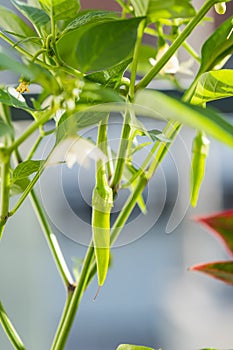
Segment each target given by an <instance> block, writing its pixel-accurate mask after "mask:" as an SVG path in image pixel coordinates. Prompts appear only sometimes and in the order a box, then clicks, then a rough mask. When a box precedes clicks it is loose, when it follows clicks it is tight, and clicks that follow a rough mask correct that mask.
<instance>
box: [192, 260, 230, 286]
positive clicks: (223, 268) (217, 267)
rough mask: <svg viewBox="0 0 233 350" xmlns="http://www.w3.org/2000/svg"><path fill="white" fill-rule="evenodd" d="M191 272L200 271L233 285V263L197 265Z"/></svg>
mask: <svg viewBox="0 0 233 350" xmlns="http://www.w3.org/2000/svg"><path fill="white" fill-rule="evenodd" d="M190 270H191V271H199V272H203V273H206V274H207V275H209V276H211V277H214V278H217V279H218V280H220V281H223V282H225V283H228V284H232V285H233V262H232V261H220V262H214V263H208V264H202V265H196V266H193V267H191V268H190Z"/></svg>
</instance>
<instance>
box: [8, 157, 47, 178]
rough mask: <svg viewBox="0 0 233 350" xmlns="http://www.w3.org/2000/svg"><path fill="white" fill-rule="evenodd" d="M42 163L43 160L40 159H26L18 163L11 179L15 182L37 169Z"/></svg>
mask: <svg viewBox="0 0 233 350" xmlns="http://www.w3.org/2000/svg"><path fill="white" fill-rule="evenodd" d="M43 163H44V162H43V161H41V160H26V161H25V162H22V163H20V164H19V165H18V166H17V167H16V168H15V169H14V171H13V175H12V181H13V182H16V181H18V180H22V179H24V178H26V177H28V176H30V175H31V174H33V173H35V172H37V171H39V169H40V168H41V166H42V165H43Z"/></svg>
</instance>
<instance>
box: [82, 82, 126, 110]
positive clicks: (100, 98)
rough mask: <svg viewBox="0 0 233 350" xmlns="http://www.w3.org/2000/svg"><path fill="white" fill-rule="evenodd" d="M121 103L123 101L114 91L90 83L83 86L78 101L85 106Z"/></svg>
mask: <svg viewBox="0 0 233 350" xmlns="http://www.w3.org/2000/svg"><path fill="white" fill-rule="evenodd" d="M123 101H124V99H123V98H122V97H121V96H120V95H119V94H118V93H117V92H116V91H114V90H112V89H110V88H103V87H102V86H100V85H99V84H92V83H87V84H85V85H84V87H83V90H82V92H81V93H80V99H79V103H84V104H86V105H88V104H90V105H93V104H97V103H98V104H99V103H108V102H123Z"/></svg>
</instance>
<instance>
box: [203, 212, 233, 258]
mask: <svg viewBox="0 0 233 350" xmlns="http://www.w3.org/2000/svg"><path fill="white" fill-rule="evenodd" d="M197 221H198V222H200V223H202V224H204V225H206V226H207V227H208V228H209V229H211V230H212V232H214V233H215V234H216V236H217V237H219V238H220V239H221V241H223V243H224V244H225V246H226V248H227V249H228V251H229V253H230V254H233V210H232V209H231V210H227V211H224V212H220V213H218V214H214V215H210V216H203V217H200V218H197Z"/></svg>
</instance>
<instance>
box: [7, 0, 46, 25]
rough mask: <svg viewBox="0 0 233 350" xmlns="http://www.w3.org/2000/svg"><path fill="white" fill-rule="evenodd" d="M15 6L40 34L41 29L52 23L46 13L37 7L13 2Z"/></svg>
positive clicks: (15, 0)
mask: <svg viewBox="0 0 233 350" xmlns="http://www.w3.org/2000/svg"><path fill="white" fill-rule="evenodd" d="M11 2H12V3H13V5H15V7H16V8H17V9H18V10H19V11H20V12H21V13H22V14H23V15H24V16H25V17H26V18H27V19H28V20H29V21H30V22H31V23H32V24H33V25H34V26H35V28H36V29H37V30H38V31H39V32H40V31H41V27H43V26H44V25H45V24H46V23H48V22H49V21H50V18H49V16H48V15H47V13H46V12H45V11H43V10H42V9H39V8H37V7H32V6H29V5H28V4H25V3H24V2H22V1H17V0H11Z"/></svg>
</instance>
